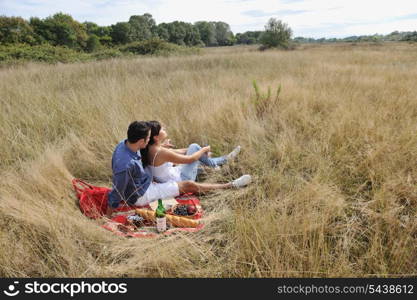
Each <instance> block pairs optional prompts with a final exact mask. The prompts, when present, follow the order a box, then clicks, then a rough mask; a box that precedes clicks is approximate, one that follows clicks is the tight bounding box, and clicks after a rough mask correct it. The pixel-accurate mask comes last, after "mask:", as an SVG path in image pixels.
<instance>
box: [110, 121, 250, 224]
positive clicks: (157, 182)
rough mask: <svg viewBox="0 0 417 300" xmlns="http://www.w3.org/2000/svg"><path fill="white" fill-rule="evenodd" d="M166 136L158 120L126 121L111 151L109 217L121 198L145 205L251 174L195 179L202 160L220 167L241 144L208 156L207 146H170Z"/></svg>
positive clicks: (240, 182) (239, 182)
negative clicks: (219, 180) (206, 180)
mask: <svg viewBox="0 0 417 300" xmlns="http://www.w3.org/2000/svg"><path fill="white" fill-rule="evenodd" d="M167 136H168V135H167V133H166V131H165V128H163V127H162V126H161V125H160V123H159V122H157V121H150V122H144V121H141V122H138V121H135V122H133V123H131V124H130V125H129V128H128V130H127V139H125V140H123V141H121V142H120V143H119V144H118V145H117V146H116V149H115V150H114V152H113V157H112V170H113V188H112V190H111V191H110V193H109V198H108V209H107V216H108V217H110V216H111V214H112V213H113V210H114V209H116V208H117V207H118V206H119V204H120V203H122V202H123V203H125V202H126V203H127V204H129V205H135V206H145V205H147V204H149V203H151V202H153V201H156V200H158V199H167V198H173V197H176V196H178V195H179V194H180V193H201V192H206V191H210V190H216V189H229V188H240V187H244V186H246V185H248V184H249V183H250V182H251V176H250V175H243V176H241V177H239V178H237V179H235V180H233V181H231V182H228V183H196V182H195V180H196V177H197V173H198V171H199V170H200V165H201V164H203V165H205V166H209V167H213V168H216V167H219V166H221V165H223V164H225V163H227V162H228V161H230V160H232V159H233V158H235V157H236V156H237V155H238V153H239V152H240V146H238V147H236V148H235V149H234V150H233V151H232V152H230V153H229V154H228V155H225V156H222V157H216V158H211V157H209V155H208V154H209V151H210V146H207V147H200V146H199V145H197V144H191V145H190V146H189V147H188V148H186V149H172V148H171V147H172V145H171V144H170V143H169V142H168V143H167V142H166V138H167ZM174 164H175V165H176V166H174Z"/></svg>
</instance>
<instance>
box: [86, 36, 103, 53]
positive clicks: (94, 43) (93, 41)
mask: <svg viewBox="0 0 417 300" xmlns="http://www.w3.org/2000/svg"><path fill="white" fill-rule="evenodd" d="M100 47H101V44H100V39H99V38H98V36H96V35H95V34H92V35H90V37H89V38H88V40H87V46H86V50H87V52H90V53H91V52H94V51H97V50H98V49H100Z"/></svg>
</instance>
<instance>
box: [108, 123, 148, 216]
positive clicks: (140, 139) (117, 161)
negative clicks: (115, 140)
mask: <svg viewBox="0 0 417 300" xmlns="http://www.w3.org/2000/svg"><path fill="white" fill-rule="evenodd" d="M150 134H151V131H150V127H149V125H148V123H147V122H143V121H142V122H138V121H134V122H132V123H131V124H130V125H129V128H128V130H127V139H126V140H123V141H121V142H120V143H119V144H118V145H117V146H116V149H115V150H114V152H113V157H112V170H113V189H112V190H111V192H110V193H109V199H108V206H107V216H108V217H110V216H111V214H112V212H113V210H114V209H115V208H117V207H118V206H119V204H120V203H121V202H122V201H123V202H124V201H126V202H127V203H128V204H130V205H134V204H135V203H136V200H137V199H138V197H141V196H143V195H144V194H145V192H146V190H147V189H148V187H149V185H150V184H151V182H152V176H151V175H150V174H148V173H146V172H145V170H144V169H143V166H142V161H141V157H140V154H139V153H140V152H139V150H140V149H144V148H145V147H146V145H147V144H148V142H149V137H150Z"/></svg>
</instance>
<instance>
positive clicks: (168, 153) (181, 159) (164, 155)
mask: <svg viewBox="0 0 417 300" xmlns="http://www.w3.org/2000/svg"><path fill="white" fill-rule="evenodd" d="M209 151H210V146H207V147H203V148H201V149H200V150H198V151H197V152H195V153H193V154H191V155H184V154H180V153H177V152H176V151H174V150H171V149H166V148H161V150H160V152H159V154H158V155H159V160H160V161H161V160H162V161H163V163H165V162H172V163H174V164H190V163H192V162H194V161H196V160H198V159H199V158H200V157H201V156H202V155H203V154H204V153H207V152H209Z"/></svg>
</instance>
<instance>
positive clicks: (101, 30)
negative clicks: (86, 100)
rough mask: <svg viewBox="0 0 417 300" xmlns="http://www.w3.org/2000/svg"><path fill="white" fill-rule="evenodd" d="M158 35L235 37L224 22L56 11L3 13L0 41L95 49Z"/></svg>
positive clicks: (217, 41) (211, 42)
mask: <svg viewBox="0 0 417 300" xmlns="http://www.w3.org/2000/svg"><path fill="white" fill-rule="evenodd" d="M152 38H158V39H161V40H163V41H166V42H170V43H173V44H177V45H182V46H197V47H204V46H207V47H210V46H229V45H233V44H236V43H237V40H236V37H235V35H234V34H233V32H232V31H231V29H230V26H229V24H227V23H225V22H207V21H199V22H195V23H194V24H191V23H186V22H181V21H174V22H170V23H160V24H158V25H157V24H156V22H155V20H154V19H153V17H152V15H151V14H148V13H145V14H143V15H134V16H131V17H130V18H129V21H127V22H118V23H116V24H114V25H110V26H99V25H97V24H95V23H93V22H84V23H80V22H78V21H76V20H74V19H73V18H72V16H71V15H68V14H64V13H56V14H54V15H52V16H49V17H47V18H45V19H40V18H37V17H32V18H30V20H28V21H27V20H25V19H23V18H21V17H6V16H0V44H2V45H8V44H28V45H32V46H33V45H40V44H44V43H48V44H50V45H53V46H66V47H68V48H71V49H76V50H83V51H87V52H92V51H95V50H97V49H98V48H100V47H101V46H107V47H112V46H121V45H126V44H129V43H132V42H141V41H146V40H149V39H152Z"/></svg>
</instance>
